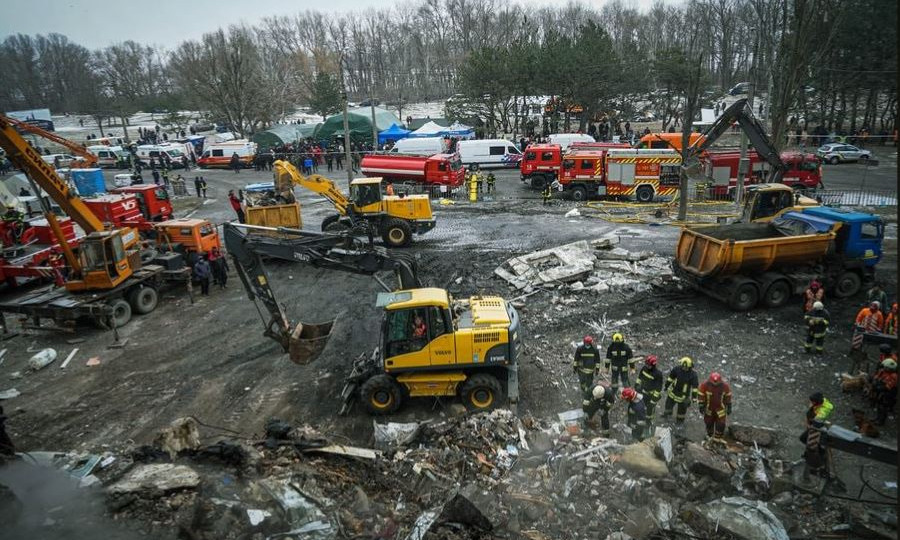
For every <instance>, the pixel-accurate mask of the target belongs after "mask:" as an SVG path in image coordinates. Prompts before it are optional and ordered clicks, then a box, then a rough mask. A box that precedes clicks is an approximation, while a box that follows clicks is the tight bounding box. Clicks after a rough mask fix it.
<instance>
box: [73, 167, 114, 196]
mask: <svg viewBox="0 0 900 540" xmlns="http://www.w3.org/2000/svg"><path fill="white" fill-rule="evenodd" d="M71 174H72V181H73V182H75V187H76V188H77V189H78V194H79V195H81V196H82V197H87V196H90V195H93V194H95V193H106V182H104V181H103V171H101V170H100V169H72V170H71Z"/></svg>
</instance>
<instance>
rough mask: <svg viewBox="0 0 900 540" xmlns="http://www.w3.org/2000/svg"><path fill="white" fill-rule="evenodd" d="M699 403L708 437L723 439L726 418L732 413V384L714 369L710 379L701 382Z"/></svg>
mask: <svg viewBox="0 0 900 540" xmlns="http://www.w3.org/2000/svg"><path fill="white" fill-rule="evenodd" d="M699 403H700V406H699V408H700V414H701V415H703V423H704V424H706V437H707V438H712V439H716V440H722V438H723V437H724V436H725V422H726V419H727V417H728V416H730V415H731V386H729V384H728V383H727V382H725V381H724V380H722V375H720V374H719V373H717V372H715V371H713V372H712V373H710V374H709V379H707V380H706V381H704V382H703V383H701V384H700V389H699Z"/></svg>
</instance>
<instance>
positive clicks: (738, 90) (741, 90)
mask: <svg viewBox="0 0 900 540" xmlns="http://www.w3.org/2000/svg"><path fill="white" fill-rule="evenodd" d="M748 93H750V83H748V82H741V83H737V84H736V85H734V86H733V87H731V90H729V91H728V95H729V96H739V95H741V94H748Z"/></svg>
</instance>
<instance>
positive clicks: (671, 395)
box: [663, 356, 699, 426]
mask: <svg viewBox="0 0 900 540" xmlns="http://www.w3.org/2000/svg"><path fill="white" fill-rule="evenodd" d="M693 368H694V361H693V360H691V359H690V358H689V357H687V356H685V357H684V358H682V359H681V360H679V361H678V365H677V366H675V367H674V368H672V371H670V372H669V378H668V379H666V386H665V389H666V390H667V391H668V392H667V394H666V408H665V411H663V418H669V417H671V416H672V409H674V408H675V405H676V404H677V405H678V411H677V412H676V413H675V425H676V426H681V425H682V424H684V415H685V414H686V413H687V410H688V407H690V406H691V403H692V402H693V401H695V400H696V399H697V397H698V393H699V390H698V389H697V385H698V383H697V373H696V372H695V371H694V369H693Z"/></svg>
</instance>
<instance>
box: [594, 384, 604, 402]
mask: <svg viewBox="0 0 900 540" xmlns="http://www.w3.org/2000/svg"><path fill="white" fill-rule="evenodd" d="M591 394H593V396H594V399H603V396H605V395H606V388H605V387H604V386H603V385H602V384H598V385H597V386H595V387H594V390H593V391H591Z"/></svg>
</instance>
